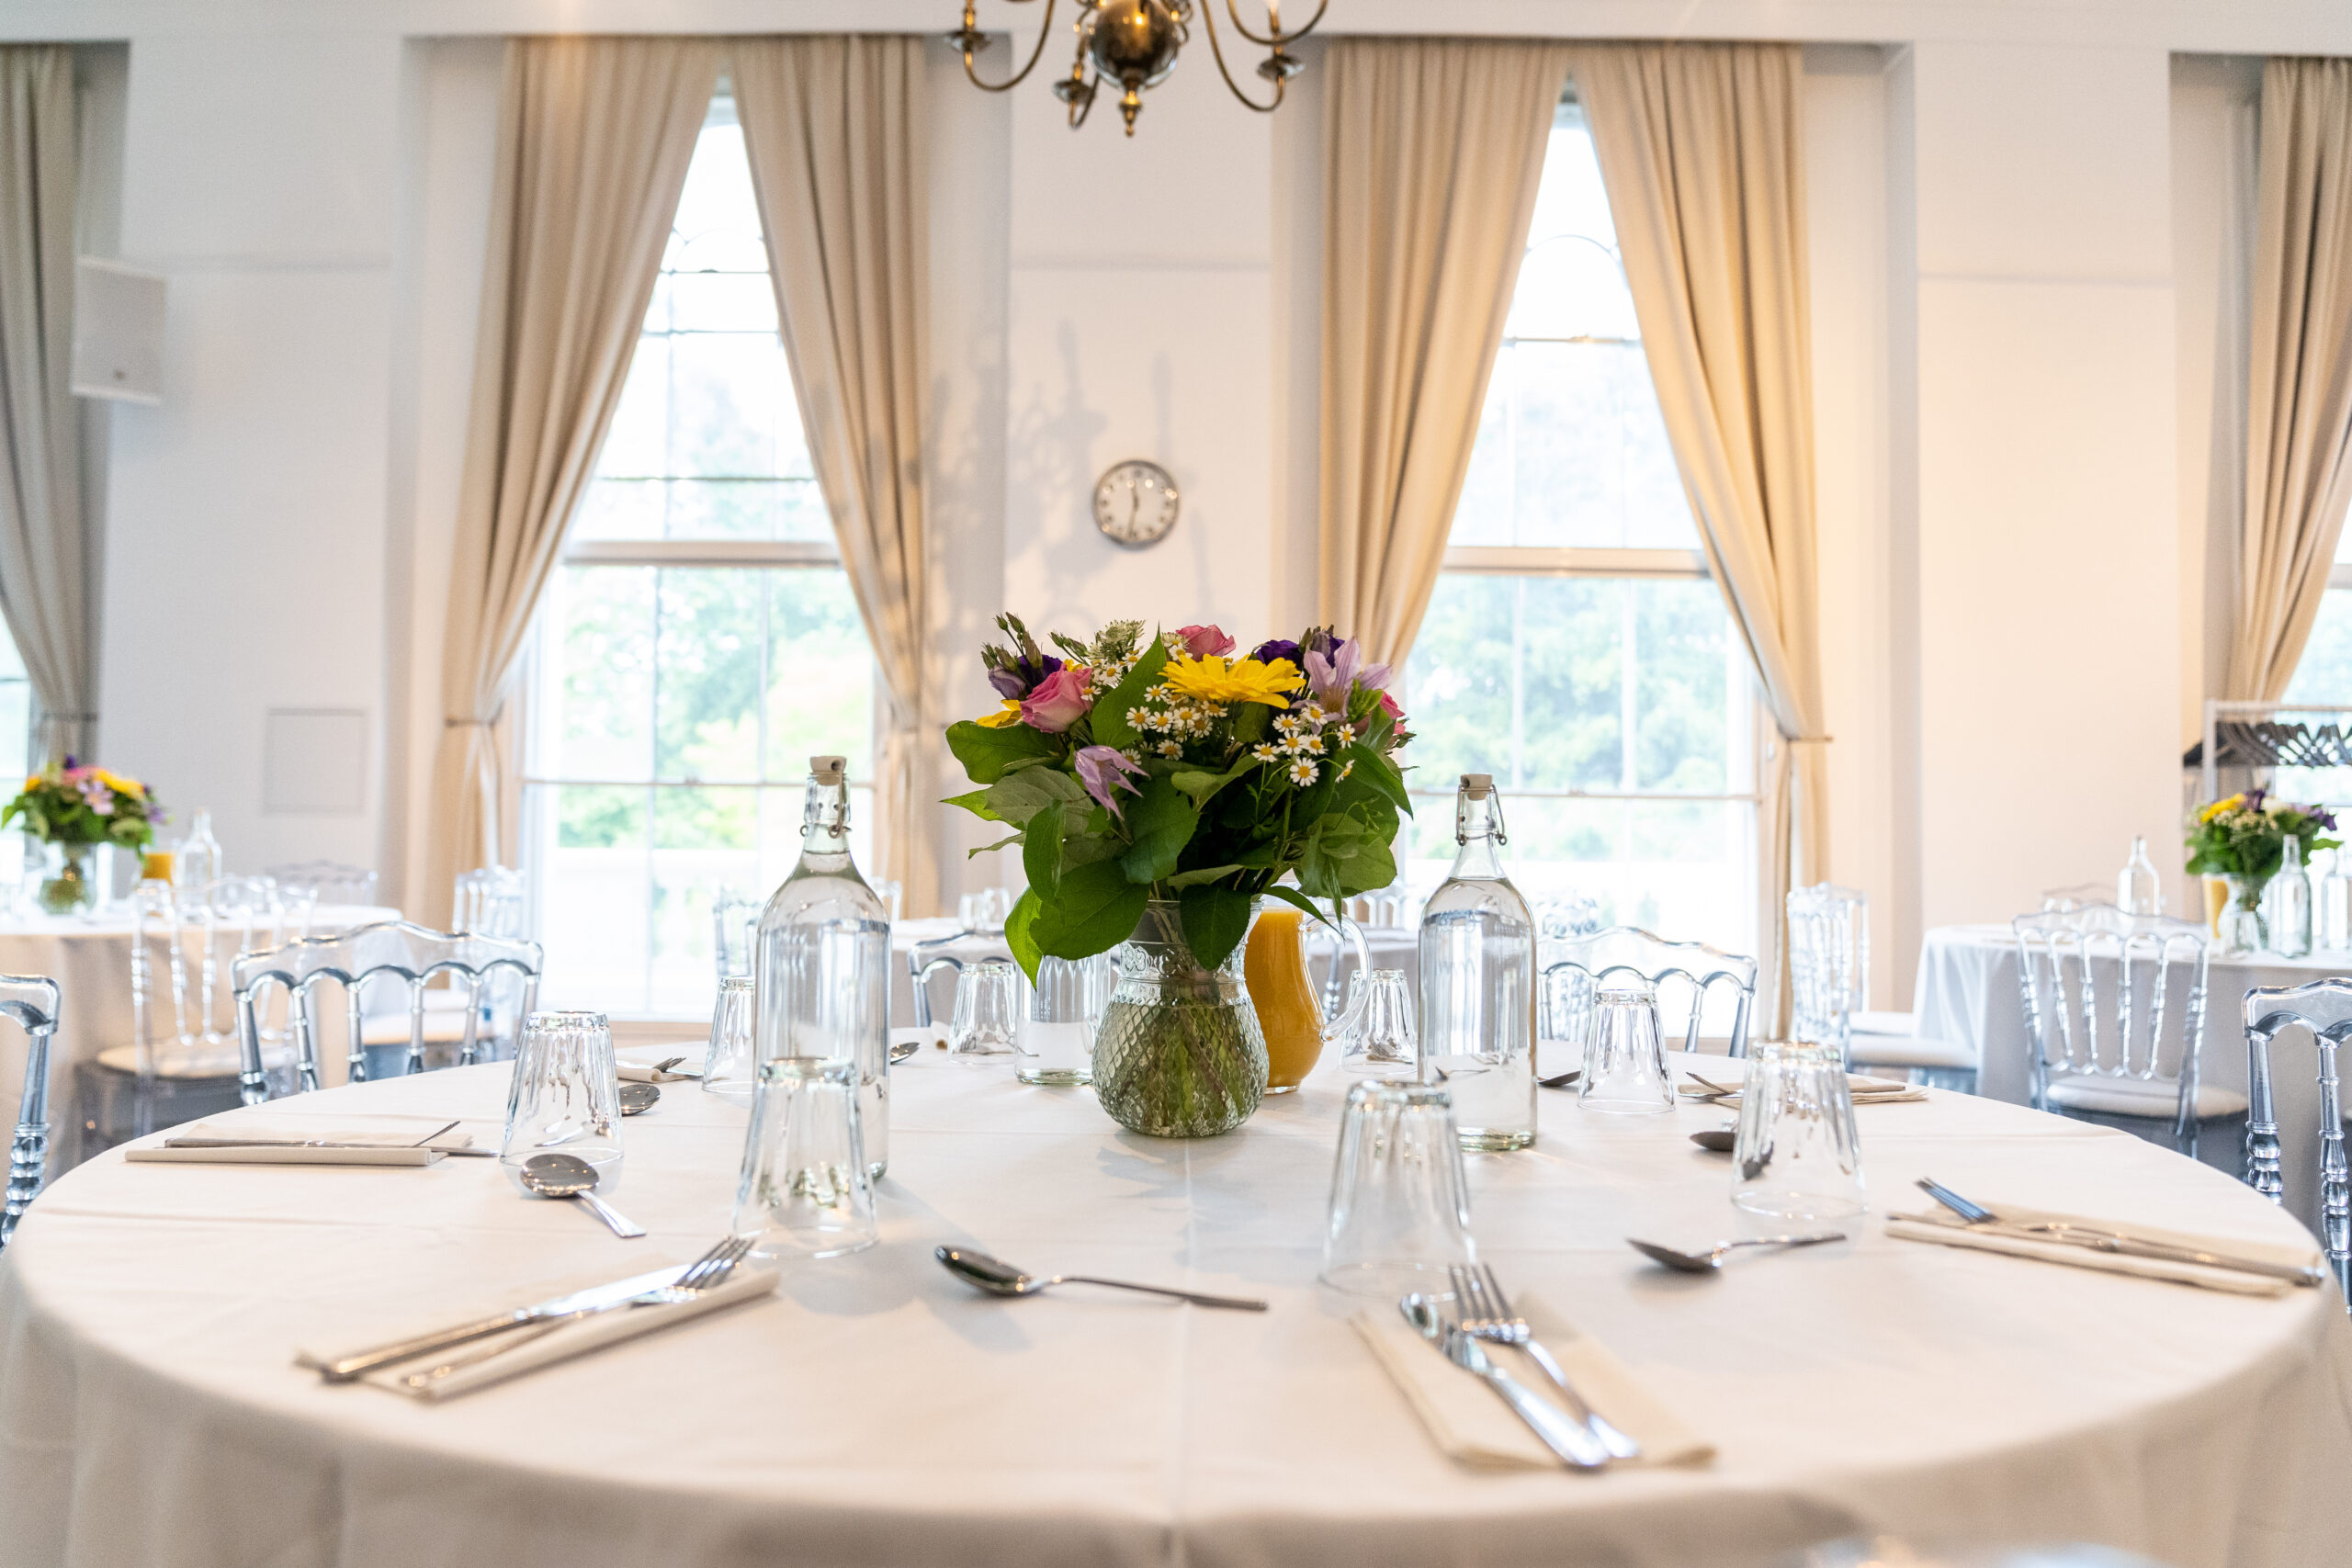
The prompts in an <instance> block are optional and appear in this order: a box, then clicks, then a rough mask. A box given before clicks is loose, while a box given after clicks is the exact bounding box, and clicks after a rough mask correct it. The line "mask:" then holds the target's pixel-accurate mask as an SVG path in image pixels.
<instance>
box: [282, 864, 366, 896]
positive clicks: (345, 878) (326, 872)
mask: <svg viewBox="0 0 2352 1568" xmlns="http://www.w3.org/2000/svg"><path fill="white" fill-rule="evenodd" d="M269 875H270V877H271V878H272V879H273V880H274V881H276V882H277V886H278V889H279V891H280V892H281V893H282V894H284V895H285V897H287V898H288V901H293V900H298V899H301V898H306V897H307V898H308V899H309V900H310V902H311V904H312V905H319V904H345V905H358V904H373V903H374V902H375V901H376V874H375V873H374V872H372V871H369V870H368V869H367V868H366V867H365V866H356V865H345V864H344V863H342V862H341V861H332V860H306V861H303V862H301V863H299V864H295V865H274V866H271V867H270V868H269Z"/></svg>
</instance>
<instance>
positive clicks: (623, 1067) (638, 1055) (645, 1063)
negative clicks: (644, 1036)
mask: <svg viewBox="0 0 2352 1568" xmlns="http://www.w3.org/2000/svg"><path fill="white" fill-rule="evenodd" d="M709 1052H710V1043H709V1042H708V1041H707V1040H681V1041H679V1042H678V1043H676V1044H674V1045H634V1046H631V1047H630V1048H629V1054H628V1055H627V1056H623V1057H620V1058H618V1061H617V1066H619V1068H620V1075H621V1082H623V1083H685V1082H688V1081H698V1080H700V1078H701V1077H702V1063H703V1058H704V1057H705V1056H706V1055H709ZM673 1056H684V1058H685V1060H684V1061H683V1062H681V1063H680V1064H678V1065H679V1066H684V1067H691V1068H693V1069H694V1070H693V1071H692V1072H686V1073H680V1072H662V1071H661V1070H660V1069H659V1068H657V1067H655V1066H654V1065H653V1064H654V1063H656V1062H666V1061H668V1060H669V1059H670V1058H671V1057H673Z"/></svg>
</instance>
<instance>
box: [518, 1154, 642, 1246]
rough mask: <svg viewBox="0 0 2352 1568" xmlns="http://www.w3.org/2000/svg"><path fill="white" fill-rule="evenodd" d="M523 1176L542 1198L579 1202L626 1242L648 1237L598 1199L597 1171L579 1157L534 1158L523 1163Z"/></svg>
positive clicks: (609, 1205) (524, 1183)
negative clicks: (576, 1200) (572, 1199)
mask: <svg viewBox="0 0 2352 1568" xmlns="http://www.w3.org/2000/svg"><path fill="white" fill-rule="evenodd" d="M520 1174H521V1176H522V1179H523V1185H524V1186H526V1187H527V1188H529V1189H530V1190H532V1191H534V1192H536V1193H537V1194H538V1195H539V1196H540V1197H542V1198H577V1199H579V1200H580V1201H582V1203H585V1204H587V1205H588V1208H589V1211H590V1212H591V1213H594V1215H595V1216H596V1217H597V1218H598V1219H600V1220H602V1221H604V1222H605V1224H606V1225H607V1226H608V1227H610V1229H611V1230H612V1233H613V1234H614V1235H616V1236H619V1237H620V1238H621V1239H622V1240H624V1241H629V1240H634V1239H635V1238H637V1237H638V1236H641V1235H644V1234H645V1227H644V1226H643V1225H640V1224H633V1223H632V1222H630V1221H629V1220H628V1217H627V1216H625V1215H623V1214H621V1213H619V1212H618V1211H616V1209H614V1207H613V1206H612V1205H611V1204H610V1203H607V1202H605V1201H604V1200H603V1199H602V1198H599V1197H597V1196H596V1168H595V1167H594V1166H593V1165H590V1164H589V1163H588V1162H587V1161H586V1160H584V1159H582V1158H581V1157H580V1156H578V1155H533V1156H531V1157H530V1158H529V1159H526V1160H525V1161H524V1162H523V1168H522V1171H521V1172H520Z"/></svg>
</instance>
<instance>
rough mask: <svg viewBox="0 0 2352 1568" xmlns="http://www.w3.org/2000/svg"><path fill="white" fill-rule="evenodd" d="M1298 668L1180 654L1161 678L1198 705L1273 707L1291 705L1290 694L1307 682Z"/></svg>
mask: <svg viewBox="0 0 2352 1568" xmlns="http://www.w3.org/2000/svg"><path fill="white" fill-rule="evenodd" d="M1305 681H1306V677H1304V676H1302V675H1301V674H1299V672H1298V666H1297V665H1295V664H1293V663H1292V662H1291V661H1290V660H1287V659H1275V660H1265V661H1261V660H1255V659H1242V660H1235V661H1234V662H1233V663H1231V664H1227V662H1226V660H1225V658H1224V656H1223V655H1221V654H1215V653H1213V654H1211V655H1209V656H1208V657H1207V658H1206V659H1193V658H1192V657H1190V656H1189V655H1186V654H1182V653H1179V654H1176V655H1174V656H1172V657H1171V658H1170V660H1168V670H1167V672H1166V673H1165V674H1164V675H1162V676H1161V677H1160V686H1161V688H1162V689H1163V690H1165V691H1169V692H1171V693H1173V694H1176V695H1178V696H1182V697H1189V698H1191V699H1192V700H1193V701H1194V702H1196V703H1216V704H1217V705H1220V706H1223V705H1227V704H1231V703H1263V704H1265V705H1266V706H1268V707H1270V708H1286V707H1288V706H1290V694H1292V693H1293V692H1295V691H1297V690H1298V688H1299V687H1300V686H1301V685H1302V684H1304V683H1305Z"/></svg>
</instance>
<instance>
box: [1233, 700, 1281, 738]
mask: <svg viewBox="0 0 2352 1568" xmlns="http://www.w3.org/2000/svg"><path fill="white" fill-rule="evenodd" d="M1273 722H1274V710H1273V709H1272V708H1270V707H1268V706H1267V705H1265V704H1263V703H1243V704H1242V705H1240V706H1238V707H1237V708H1235V709H1234V710H1233V738H1234V739H1236V740H1238V741H1240V742H1241V744H1243V745H1244V746H1248V745H1251V744H1253V743H1255V742H1257V741H1260V740H1263V739H1265V738H1266V731H1267V730H1268V729H1269V728H1272V725H1273Z"/></svg>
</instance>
